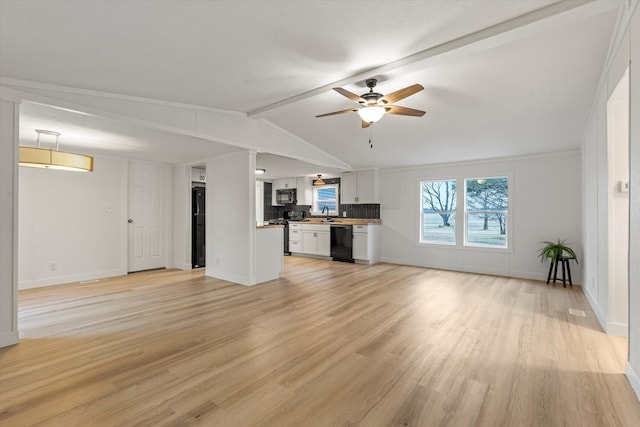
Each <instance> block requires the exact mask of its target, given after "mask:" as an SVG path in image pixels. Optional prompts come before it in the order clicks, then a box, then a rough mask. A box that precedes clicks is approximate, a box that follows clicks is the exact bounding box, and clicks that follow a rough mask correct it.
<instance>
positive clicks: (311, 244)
mask: <svg viewBox="0 0 640 427" xmlns="http://www.w3.org/2000/svg"><path fill="white" fill-rule="evenodd" d="M329 227H330V226H329V225H325V224H291V223H289V250H290V251H291V252H294V253H299V254H309V255H321V256H329V255H331V233H330V228H329Z"/></svg>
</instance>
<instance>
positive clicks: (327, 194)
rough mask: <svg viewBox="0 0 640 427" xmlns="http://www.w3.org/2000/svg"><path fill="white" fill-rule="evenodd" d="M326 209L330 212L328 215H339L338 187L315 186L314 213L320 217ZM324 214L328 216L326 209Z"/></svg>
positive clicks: (312, 208) (331, 185) (328, 185)
mask: <svg viewBox="0 0 640 427" xmlns="http://www.w3.org/2000/svg"><path fill="white" fill-rule="evenodd" d="M325 207H326V208H327V209H328V210H329V212H328V215H337V214H338V185H336V184H327V185H314V186H313V206H312V207H311V211H312V213H314V214H318V215H320V214H321V213H322V210H323V209H324V208H325ZM324 213H325V214H327V210H326V209H325V212H324Z"/></svg>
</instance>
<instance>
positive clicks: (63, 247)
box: [18, 157, 127, 289]
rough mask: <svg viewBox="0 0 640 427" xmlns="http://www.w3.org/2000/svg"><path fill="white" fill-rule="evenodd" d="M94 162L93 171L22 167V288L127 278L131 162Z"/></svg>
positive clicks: (20, 258) (20, 211)
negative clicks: (116, 277)
mask: <svg viewBox="0 0 640 427" xmlns="http://www.w3.org/2000/svg"><path fill="white" fill-rule="evenodd" d="M94 163H95V169H94V171H93V172H91V173H78V172H67V171H57V170H48V169H34V168H20V175H19V176H20V191H19V207H18V212H19V245H18V246H19V249H18V260H19V261H18V281H19V288H20V289H27V288H33V287H38V286H46V285H54V284H59V283H70V282H77V281H81V280H90V279H96V278H101V277H109V276H116V275H121V274H126V272H127V263H126V262H127V258H126V249H127V247H126V237H127V235H126V227H127V222H126V220H127V161H126V160H122V159H114V158H108V157H97V158H95V162H94ZM54 263H55V266H53V265H52V264H54Z"/></svg>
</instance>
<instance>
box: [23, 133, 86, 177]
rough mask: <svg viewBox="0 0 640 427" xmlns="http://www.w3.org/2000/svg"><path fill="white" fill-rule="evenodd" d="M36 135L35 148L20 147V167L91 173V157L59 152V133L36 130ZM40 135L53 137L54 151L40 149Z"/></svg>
mask: <svg viewBox="0 0 640 427" xmlns="http://www.w3.org/2000/svg"><path fill="white" fill-rule="evenodd" d="M36 133H37V134H38V140H37V146H36V147H20V166H24V167H29V168H45V169H57V170H66V171H76V172H92V171H93V157H91V156H83V155H82V154H74V153H66V152H64V151H60V150H59V148H60V143H59V141H58V138H59V137H60V132H54V131H50V130H44V129H36ZM41 135H51V136H55V137H56V149H55V150H53V149H51V148H40V136H41Z"/></svg>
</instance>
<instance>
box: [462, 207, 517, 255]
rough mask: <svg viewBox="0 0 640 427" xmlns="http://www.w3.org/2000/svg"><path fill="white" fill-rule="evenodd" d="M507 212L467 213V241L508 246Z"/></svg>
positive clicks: (476, 243) (475, 243)
mask: <svg viewBox="0 0 640 427" xmlns="http://www.w3.org/2000/svg"><path fill="white" fill-rule="evenodd" d="M506 224H507V214H506V213H500V214H495V213H491V214H489V213H484V214H471V213H470V214H467V243H469V244H473V245H483V246H500V247H503V248H505V247H507V233H506V227H507V226H506Z"/></svg>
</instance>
